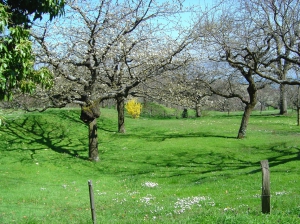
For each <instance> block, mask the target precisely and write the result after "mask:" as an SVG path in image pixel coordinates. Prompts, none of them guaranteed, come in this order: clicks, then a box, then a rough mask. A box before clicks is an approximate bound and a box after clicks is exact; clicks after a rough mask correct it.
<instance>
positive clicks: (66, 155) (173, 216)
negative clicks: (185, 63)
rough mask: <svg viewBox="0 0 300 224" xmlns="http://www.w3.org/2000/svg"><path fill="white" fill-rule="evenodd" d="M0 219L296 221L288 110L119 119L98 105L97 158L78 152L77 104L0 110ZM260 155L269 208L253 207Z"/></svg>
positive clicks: (82, 147) (299, 194)
mask: <svg viewBox="0 0 300 224" xmlns="http://www.w3.org/2000/svg"><path fill="white" fill-rule="evenodd" d="M2 113H4V115H5V119H6V123H7V125H5V126H2V127H0V141H1V144H0V177H1V181H0V223H92V221H91V212H90V204H89V192H88V180H92V183H93V188H94V194H95V204H96V215H97V223H300V190H299V189H300V188H299V173H300V164H299V162H300V138H299V137H300V131H299V127H298V126H296V118H295V115H294V114H293V113H290V115H289V116H277V115H276V111H266V112H263V114H260V113H258V112H254V114H253V116H252V117H251V120H250V124H249V127H248V132H247V137H246V138H245V139H243V140H238V139H236V138H235V137H236V136H237V132H238V128H239V124H240V119H241V113H239V112H236V113H232V114H230V115H227V114H222V113H216V112H210V113H207V115H206V116H205V117H202V118H197V119H196V118H189V119H175V118H174V119H157V118H156V119H154V118H145V117H141V118H140V119H131V118H130V117H126V134H119V133H117V114H116V111H115V110H113V109H102V114H101V117H100V119H99V121H98V126H99V132H98V136H99V150H100V159H101V161H100V162H99V163H92V162H89V161H88V160H87V144H88V139H87V127H86V126H85V125H84V124H83V123H82V122H81V121H80V120H79V115H80V111H79V110H78V109H61V110H49V111H46V112H44V113H23V112H21V111H2ZM265 159H268V160H269V164H270V171H271V206H272V209H271V214H270V215H265V214H261V199H260V195H261V168H260V161H261V160H265Z"/></svg>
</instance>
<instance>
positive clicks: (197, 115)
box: [196, 103, 202, 117]
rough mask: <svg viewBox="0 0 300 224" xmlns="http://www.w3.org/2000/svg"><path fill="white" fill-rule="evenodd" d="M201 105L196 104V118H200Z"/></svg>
mask: <svg viewBox="0 0 300 224" xmlns="http://www.w3.org/2000/svg"><path fill="white" fill-rule="evenodd" d="M201 116H202V114H201V105H200V104H198V103H197V104H196V117H201Z"/></svg>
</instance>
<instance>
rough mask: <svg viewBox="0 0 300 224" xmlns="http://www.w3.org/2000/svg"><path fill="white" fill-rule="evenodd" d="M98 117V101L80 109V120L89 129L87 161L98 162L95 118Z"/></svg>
mask: <svg viewBox="0 0 300 224" xmlns="http://www.w3.org/2000/svg"><path fill="white" fill-rule="evenodd" d="M99 116H100V100H96V101H94V102H91V103H88V104H87V105H85V106H82V107H81V115H80V119H81V120H82V121H83V122H84V123H86V124H87V125H88V127H89V160H91V161H95V162H97V161H99V152H98V135H97V118H98V117H99Z"/></svg>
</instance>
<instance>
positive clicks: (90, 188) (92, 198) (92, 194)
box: [88, 180, 96, 224]
mask: <svg viewBox="0 0 300 224" xmlns="http://www.w3.org/2000/svg"><path fill="white" fill-rule="evenodd" d="M88 185H89V192H90V204H91V212H92V220H93V224H96V212H95V202H94V191H93V185H92V181H91V180H89V181H88Z"/></svg>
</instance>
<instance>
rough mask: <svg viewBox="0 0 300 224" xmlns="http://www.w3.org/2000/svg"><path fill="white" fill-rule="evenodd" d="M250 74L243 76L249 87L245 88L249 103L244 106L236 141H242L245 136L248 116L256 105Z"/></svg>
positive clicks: (254, 88)
mask: <svg viewBox="0 0 300 224" xmlns="http://www.w3.org/2000/svg"><path fill="white" fill-rule="evenodd" d="M251 74H252V73H250V75H249V76H245V77H246V79H247V80H248V82H249V86H248V88H247V92H248V94H249V99H250V100H249V103H247V104H246V107H245V110H244V114H243V118H242V122H241V126H240V129H239V133H238V136H237V138H238V139H242V138H244V137H245V136H246V131H247V126H248V123H249V119H250V115H251V112H252V110H253V109H254V107H255V105H256V103H257V89H256V86H255V82H254V80H253V78H252V76H251Z"/></svg>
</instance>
